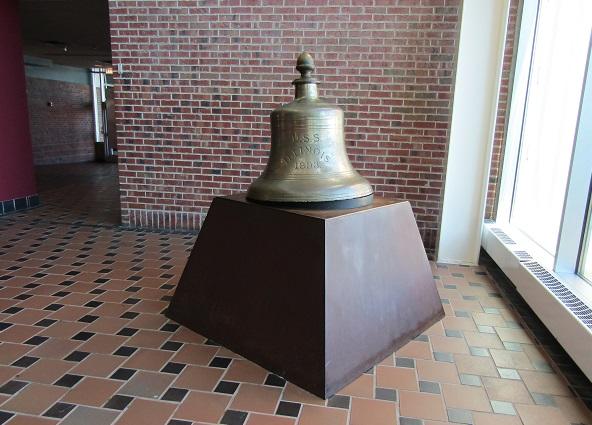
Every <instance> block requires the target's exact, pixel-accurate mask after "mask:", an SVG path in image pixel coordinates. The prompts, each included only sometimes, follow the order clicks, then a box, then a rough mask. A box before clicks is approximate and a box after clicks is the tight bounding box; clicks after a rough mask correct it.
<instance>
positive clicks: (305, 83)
mask: <svg viewBox="0 0 592 425" xmlns="http://www.w3.org/2000/svg"><path fill="white" fill-rule="evenodd" d="M296 69H297V70H298V71H299V72H300V78H296V79H295V80H294V81H292V84H294V86H296V93H295V98H296V99H300V98H301V97H307V98H310V99H316V98H317V96H318V94H317V80H316V79H314V78H313V77H312V75H311V74H312V72H313V71H314V69H315V65H314V59H313V58H312V55H311V54H310V53H308V52H302V53H300V55H299V56H298V59H297V60H296Z"/></svg>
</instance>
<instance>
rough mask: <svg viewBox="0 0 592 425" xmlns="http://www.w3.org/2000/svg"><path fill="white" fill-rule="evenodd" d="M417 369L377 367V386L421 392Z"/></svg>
mask: <svg viewBox="0 0 592 425" xmlns="http://www.w3.org/2000/svg"><path fill="white" fill-rule="evenodd" d="M417 381H418V380H417V377H416V374H415V369H412V368H406V367H385V366H378V367H376V386H377V387H379V388H392V389H399V390H409V391H419V387H418V383H417Z"/></svg>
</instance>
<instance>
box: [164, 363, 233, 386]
mask: <svg viewBox="0 0 592 425" xmlns="http://www.w3.org/2000/svg"><path fill="white" fill-rule="evenodd" d="M222 373H223V370H218V369H214V368H211V367H203V366H191V365H188V366H187V367H185V369H183V372H181V374H180V375H179V377H178V378H177V379H176V380H175V384H174V386H175V387H178V388H187V389H190V390H200V391H212V390H213V389H214V387H215V386H216V384H217V383H218V381H219V380H220V378H221V377H222ZM225 379H226V378H225Z"/></svg>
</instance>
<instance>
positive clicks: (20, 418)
mask: <svg viewBox="0 0 592 425" xmlns="http://www.w3.org/2000/svg"><path fill="white" fill-rule="evenodd" d="M58 422H59V420H58V419H51V418H38V417H35V416H25V415H16V416H15V417H13V418H12V419H11V420H10V421H8V422H7V423H6V425H54V424H57V423H58Z"/></svg>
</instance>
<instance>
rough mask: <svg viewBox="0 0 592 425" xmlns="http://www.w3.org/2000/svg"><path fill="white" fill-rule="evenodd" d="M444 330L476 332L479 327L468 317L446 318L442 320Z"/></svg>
mask: <svg viewBox="0 0 592 425" xmlns="http://www.w3.org/2000/svg"><path fill="white" fill-rule="evenodd" d="M442 324H443V325H444V329H451V330H458V331H476V330H477V327H476V326H475V322H474V321H473V319H470V318H468V317H445V318H444V319H442Z"/></svg>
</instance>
